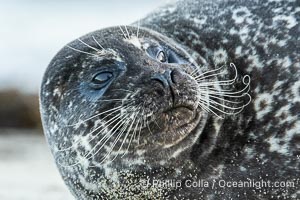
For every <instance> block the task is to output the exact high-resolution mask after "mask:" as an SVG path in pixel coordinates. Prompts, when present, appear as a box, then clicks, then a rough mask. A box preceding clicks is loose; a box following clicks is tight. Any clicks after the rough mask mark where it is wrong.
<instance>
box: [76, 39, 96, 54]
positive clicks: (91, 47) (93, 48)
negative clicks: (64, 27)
mask: <svg viewBox="0 0 300 200" xmlns="http://www.w3.org/2000/svg"><path fill="white" fill-rule="evenodd" d="M77 40H78V41H79V42H81V43H82V44H84V45H85V46H87V47H89V48H90V49H92V50H95V51H97V52H101V50H100V49H97V48H95V47H93V46H91V45H89V44H87V43H86V42H84V41H82V40H81V39H80V38H78V39H77Z"/></svg>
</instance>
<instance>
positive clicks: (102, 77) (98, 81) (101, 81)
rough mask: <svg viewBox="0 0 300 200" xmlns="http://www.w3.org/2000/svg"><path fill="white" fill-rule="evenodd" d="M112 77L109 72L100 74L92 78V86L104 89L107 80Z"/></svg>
mask: <svg viewBox="0 0 300 200" xmlns="http://www.w3.org/2000/svg"><path fill="white" fill-rule="evenodd" d="M112 77H113V74H112V73H111V72H101V73H99V74H97V75H96V76H94V78H93V80H92V82H93V84H94V85H96V86H97V87H98V88H99V87H104V86H106V85H107V84H108V83H109V80H110V79H111V78H112Z"/></svg>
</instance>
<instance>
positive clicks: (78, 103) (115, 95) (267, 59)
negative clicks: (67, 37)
mask: <svg viewBox="0 0 300 200" xmlns="http://www.w3.org/2000/svg"><path fill="white" fill-rule="evenodd" d="M200 5H201V6H200ZM299 11H300V10H299V7H297V3H296V2H293V1H290V2H282V1H276V2H274V1H255V2H240V1H217V2H214V3H212V2H209V1H200V0H197V1H191V0H190V1H179V2H176V3H174V4H170V5H167V6H166V7H163V8H160V9H159V10H158V11H156V12H154V13H152V14H150V15H148V16H147V17H146V18H145V19H142V20H140V21H139V22H137V23H135V24H133V26H122V27H110V28H106V29H102V30H99V31H95V32H92V33H89V34H87V35H85V36H83V37H81V38H79V39H77V40H75V41H73V42H71V43H69V44H68V45H67V46H65V47H64V48H63V49H62V50H61V51H59V52H58V54H57V55H56V56H55V57H54V58H53V60H52V61H51V63H50V64H49V66H48V68H47V70H46V72H45V75H44V78H43V82H42V87H41V95H40V103H41V116H42V121H43V127H44V132H45V135H46V138H47V141H48V143H49V146H50V148H51V151H52V153H53V155H54V157H55V161H56V164H57V166H58V169H59V171H60V173H61V175H62V177H63V179H64V181H65V183H66V184H67V186H68V187H69V189H70V190H71V192H72V194H73V195H74V196H75V197H76V198H77V199H153V198H158V199H284V198H285V199H293V198H294V199H297V198H299V185H298V182H299V178H298V177H299V171H300V170H299V169H300V168H299V158H298V157H297V156H298V155H299V130H300V123H299V110H300V107H299V105H300V102H299V99H300V98H299V96H300V91H299V87H300V81H299V77H300V76H299V75H300V74H299V73H300V70H299V68H300V61H299V60H300V59H299V52H298V53H297V49H298V47H299V36H298V35H299V34H298V33H299V23H298V21H299ZM250 78H251V81H250ZM251 97H252V99H253V100H252V101H251ZM265 183H266V184H265Z"/></svg>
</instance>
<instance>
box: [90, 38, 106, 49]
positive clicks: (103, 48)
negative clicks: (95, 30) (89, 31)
mask: <svg viewBox="0 0 300 200" xmlns="http://www.w3.org/2000/svg"><path fill="white" fill-rule="evenodd" d="M92 38H93V40H94V41H95V42H96V44H97V45H98V46H99V47H100V48H101V49H102V50H103V49H104V47H103V46H102V45H101V44H100V43H99V42H98V41H97V40H96V38H95V37H94V36H92Z"/></svg>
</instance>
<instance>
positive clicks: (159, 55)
mask: <svg viewBox="0 0 300 200" xmlns="http://www.w3.org/2000/svg"><path fill="white" fill-rule="evenodd" d="M156 58H157V60H159V62H162V63H164V62H166V61H167V57H166V54H165V52H163V51H159V52H158V53H157V56H156Z"/></svg>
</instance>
